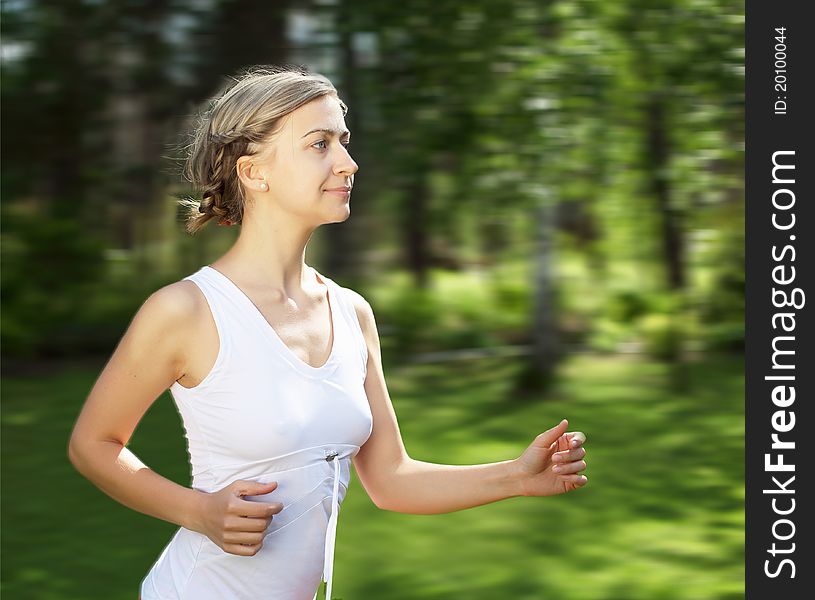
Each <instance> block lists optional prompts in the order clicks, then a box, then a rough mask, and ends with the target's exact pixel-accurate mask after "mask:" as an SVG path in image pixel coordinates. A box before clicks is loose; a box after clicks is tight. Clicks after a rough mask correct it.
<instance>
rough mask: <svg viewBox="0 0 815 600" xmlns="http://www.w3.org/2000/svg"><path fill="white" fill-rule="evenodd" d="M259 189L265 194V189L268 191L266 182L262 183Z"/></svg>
mask: <svg viewBox="0 0 815 600" xmlns="http://www.w3.org/2000/svg"><path fill="white" fill-rule="evenodd" d="M260 189H262V190H263V191H264V192H265V191H266V190H267V189H269V186H268V185H266V182H263V183H261V184H260Z"/></svg>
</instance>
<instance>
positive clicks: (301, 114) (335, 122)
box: [288, 96, 347, 139]
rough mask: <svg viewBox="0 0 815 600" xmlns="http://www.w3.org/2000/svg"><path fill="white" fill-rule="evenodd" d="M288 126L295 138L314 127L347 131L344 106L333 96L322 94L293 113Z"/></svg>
mask: <svg viewBox="0 0 815 600" xmlns="http://www.w3.org/2000/svg"><path fill="white" fill-rule="evenodd" d="M290 116H291V118H290V119H289V123H288V126H289V127H290V128H291V132H292V134H293V135H294V137H295V139H299V138H300V137H301V136H303V135H304V134H306V133H307V132H309V131H311V130H312V129H317V128H320V129H328V130H334V131H340V132H342V131H345V130H346V129H347V127H346V126H345V118H344V117H343V116H342V107H341V106H340V103H339V101H338V100H337V99H336V98H334V97H333V96H321V97H320V98H317V99H315V100H312V101H311V102H309V103H308V104H304V105H303V106H301V107H300V108H298V109H297V110H295V111H294V112H292V113H291V115H290Z"/></svg>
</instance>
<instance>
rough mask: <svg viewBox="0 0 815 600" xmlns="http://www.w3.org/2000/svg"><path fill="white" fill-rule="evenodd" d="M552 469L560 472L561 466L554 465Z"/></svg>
mask: <svg viewBox="0 0 815 600" xmlns="http://www.w3.org/2000/svg"><path fill="white" fill-rule="evenodd" d="M552 470H553V471H554V472H555V473H560V467H559V466H555V467H552Z"/></svg>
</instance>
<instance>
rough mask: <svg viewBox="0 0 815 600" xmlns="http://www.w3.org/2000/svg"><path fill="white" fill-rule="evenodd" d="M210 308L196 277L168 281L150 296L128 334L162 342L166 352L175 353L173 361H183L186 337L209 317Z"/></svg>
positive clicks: (134, 338)
mask: <svg viewBox="0 0 815 600" xmlns="http://www.w3.org/2000/svg"><path fill="white" fill-rule="evenodd" d="M206 310H207V305H206V299H205V298H204V296H203V294H202V293H201V291H200V290H198V286H196V285H195V284H194V283H193V282H192V281H188V280H181V281H176V282H173V283H170V284H167V285H165V286H163V287H161V288H159V289H157V290H156V291H155V292H153V293H152V294H150V295H149V296H148V297H147V299H146V300H145V301H144V303H143V304H142V306H141V307H140V308H139V310H138V312H137V313H136V316H135V317H134V318H133V322H132V323H131V325H130V327H129V330H128V332H127V333H126V337H130V338H132V339H131V341H132V342H133V343H136V344H139V345H147V346H151V345H154V344H157V343H160V344H161V346H163V347H164V350H165V351H166V353H167V354H169V355H172V358H173V362H175V363H177V364H182V363H183V362H184V359H185V356H184V355H185V354H186V348H185V346H186V344H184V343H183V340H185V339H188V338H189V336H190V335H191V334H192V333H193V332H194V331H195V329H196V324H198V323H200V322H201V319H202V318H205V317H204V316H203V315H205V314H206V313H205V311H206ZM159 341H160V342H159ZM155 350H157V348H156V347H155V346H154V351H155Z"/></svg>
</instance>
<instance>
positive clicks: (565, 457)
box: [552, 448, 586, 463]
mask: <svg viewBox="0 0 815 600" xmlns="http://www.w3.org/2000/svg"><path fill="white" fill-rule="evenodd" d="M584 456H586V449H585V448H575V449H574V450H566V451H565V452H556V453H555V454H553V455H552V460H553V461H555V462H561V463H565V462H570V461H573V460H580V459H581V458H583V457H584Z"/></svg>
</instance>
